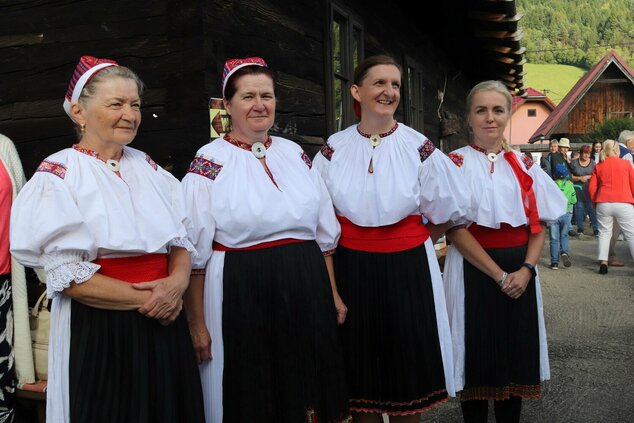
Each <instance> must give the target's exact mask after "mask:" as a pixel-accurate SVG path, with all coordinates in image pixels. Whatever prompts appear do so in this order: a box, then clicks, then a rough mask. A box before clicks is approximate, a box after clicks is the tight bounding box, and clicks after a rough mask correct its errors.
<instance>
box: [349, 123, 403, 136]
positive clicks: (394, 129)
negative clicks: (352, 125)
mask: <svg viewBox="0 0 634 423" xmlns="http://www.w3.org/2000/svg"><path fill="white" fill-rule="evenodd" d="M397 128H398V122H395V123H394V126H393V127H392V129H390V130H389V131H387V132H384V133H382V134H379V137H381V138H385V137H387V136H388V135H392V134H393V133H394V131H396V129H397ZM357 132H358V133H359V135H361V136H362V137H365V138H370V137H371V136H372V134H366V133H365V132H362V131H361V128H359V125H357Z"/></svg>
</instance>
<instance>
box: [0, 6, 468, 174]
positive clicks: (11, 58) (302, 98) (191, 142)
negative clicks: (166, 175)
mask: <svg viewBox="0 0 634 423" xmlns="http://www.w3.org/2000/svg"><path fill="white" fill-rule="evenodd" d="M452 4H453V5H454V6H455V5H456V4H460V0H447V1H446V2H443V6H442V8H441V10H444V12H443V13H444V14H443V15H442V16H440V15H435V18H436V19H439V20H444V19H446V20H447V25H446V28H445V29H441V30H438V27H437V26H435V25H434V26H433V29H432V28H431V26H427V25H425V23H424V21H423V20H422V18H421V17H420V16H412V14H411V10H410V8H409V7H408V4H407V2H396V3H395V5H393V6H391V7H390V10H389V13H390V19H389V22H386V19H385V10H379V9H374V8H368V7H367V4H366V2H364V1H360V0H352V1H346V2H345V5H346V6H347V7H348V8H349V9H352V10H353V11H355V13H356V14H357V15H358V16H359V17H360V18H361V20H362V21H363V25H364V30H365V55H366V56H368V55H371V54H376V53H388V54H391V55H393V56H394V57H396V58H404V57H405V55H407V56H409V57H411V58H412V59H413V60H415V61H417V62H418V63H421V64H422V66H423V68H424V69H423V70H424V74H423V79H424V84H423V89H424V93H423V95H424V130H423V131H422V132H424V133H425V134H426V135H427V136H428V137H429V138H431V139H432V140H434V141H435V142H436V143H437V144H438V142H439V138H440V137H441V135H442V134H441V123H440V120H439V118H438V109H439V106H440V103H439V100H438V97H437V95H438V90H441V89H443V88H444V102H443V104H442V107H441V108H440V110H441V111H442V112H443V113H444V114H445V115H448V116H453V117H454V118H455V121H456V122H457V124H458V126H459V124H460V122H462V120H463V116H464V98H465V95H466V91H467V90H468V89H469V87H470V85H471V84H472V83H473V81H472V77H471V75H472V73H471V71H470V70H469V68H468V67H466V66H465V61H464V60H465V59H464V57H463V56H462V55H461V53H460V52H461V51H464V48H459V47H457V46H460V45H461V44H460V40H461V39H462V38H464V37H465V36H466V35H465V33H464V31H460V30H458V31H456V28H460V26H461V25H463V24H464V19H465V16H466V12H464V13H462V14H461V13H457V12H459V11H460V9H458V10H456V7H452ZM436 9H438V8H437V7H436ZM1 10H2V17H1V18H0V20H1V21H2V25H0V84H1V86H0V133H3V134H5V135H6V136H8V137H10V138H11V139H13V141H14V142H15V143H16V146H17V148H18V151H19V153H20V155H21V157H22V160H23V163H24V167H25V171H26V173H27V176H30V175H31V174H32V172H33V171H34V170H35V168H36V167H37V165H38V164H39V162H40V161H41V160H42V159H43V158H44V157H46V156H47V155H49V154H51V153H53V152H55V151H58V150H60V149H62V148H64V147H68V146H70V145H72V144H73V143H74V142H75V141H76V137H75V134H74V129H73V126H72V123H71V121H70V119H69V118H68V117H67V116H66V115H65V113H64V111H63V109H62V102H63V98H64V94H65V92H66V89H67V84H68V81H69V79H70V76H71V74H72V72H73V69H74V67H75V65H76V63H77V61H78V60H79V57H80V56H82V55H85V54H89V55H93V56H97V57H107V58H111V59H115V60H117V61H118V62H119V63H121V64H122V65H125V66H128V67H130V68H132V69H133V70H135V71H136V72H137V73H138V74H139V75H140V77H141V79H142V80H143V81H144V82H145V84H146V87H147V89H146V94H145V96H144V99H143V108H142V116H143V122H142V124H141V127H140V131H139V135H138V136H137V139H136V140H135V141H134V143H133V146H134V147H136V148H139V149H142V150H145V151H147V152H148V153H149V154H150V155H151V156H152V157H153V158H154V160H156V161H157V162H158V163H159V164H161V165H162V166H164V167H166V168H168V169H169V170H171V171H172V172H173V173H174V174H175V175H176V176H177V177H179V178H180V177H182V176H183V175H184V173H185V171H186V169H187V166H188V164H189V162H190V160H191V158H192V157H193V154H194V153H195V151H196V150H197V149H198V148H199V147H200V146H201V145H203V144H204V143H206V142H208V137H209V115H208V112H207V107H208V102H209V98H210V97H219V96H220V94H221V87H220V80H221V74H222V66H223V63H224V61H225V60H226V59H227V58H232V57H246V56H251V55H258V56H262V57H264V58H265V59H266V60H267V62H268V63H269V65H270V66H271V67H272V68H274V69H275V70H276V71H277V74H278V86H277V95H278V99H279V103H278V107H277V119H276V125H275V127H274V128H273V129H274V131H275V132H277V133H280V134H283V135H286V136H288V137H289V138H291V139H295V140H296V141H298V142H300V143H301V144H302V145H303V146H304V147H305V149H306V150H307V152H308V153H309V154H310V155H311V156H312V155H313V154H314V153H315V152H316V151H317V149H318V148H319V146H320V144H321V143H322V142H323V140H324V139H325V138H327V137H328V135H329V134H328V133H326V132H327V129H326V116H327V114H326V92H325V90H326V88H325V87H326V78H327V77H329V74H327V73H326V69H325V68H326V66H325V55H326V46H327V44H328V43H329V42H330V39H329V34H325V30H324V29H325V27H326V20H327V19H329V15H328V10H329V2H328V1H325V0H324V1H311V0H296V1H283V2H281V1H273V0H269V1H267V0H214V1H196V0H157V1H152V2H131V1H123V0H111V1H108V2H103V1H98V0H84V1H78V0H37V1H20V2H14V3H8V4H7V5H4V6H2V9H1ZM449 18H451V19H453V21H452V20H450V19H449ZM426 19H432V18H426ZM461 19H462V20H461ZM395 23H398V28H397V29H396V28H395V26H394V25H395ZM445 81H446V82H445ZM445 84H446V85H445ZM400 110H401V111H399V116H397V117H399V118H402V110H403V109H402V107H401V108H400ZM464 142H466V131H464V130H461V131H459V133H458V134H455V135H454V136H453V141H452V140H448V142H447V144H446V145H445V150H448V149H452V148H456V147H457V146H459V145H461V144H464Z"/></svg>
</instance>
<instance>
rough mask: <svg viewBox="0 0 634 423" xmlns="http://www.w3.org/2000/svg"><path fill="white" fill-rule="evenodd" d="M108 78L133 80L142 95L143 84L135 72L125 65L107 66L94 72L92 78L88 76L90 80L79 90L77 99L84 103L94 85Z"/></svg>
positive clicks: (90, 95)
mask: <svg viewBox="0 0 634 423" xmlns="http://www.w3.org/2000/svg"><path fill="white" fill-rule="evenodd" d="M110 78H125V79H131V80H133V81H134V82H135V83H136V87H137V89H138V90H139V97H141V96H143V90H144V88H145V85H144V84H143V81H141V78H139V76H138V75H137V74H136V73H134V72H133V71H132V70H131V69H129V68H126V67H125V66H108V67H107V68H104V69H101V70H100V71H99V72H97V73H95V74H94V75H93V76H92V78H90V81H88V82H87V83H86V85H85V86H84V89H83V90H81V94H80V95H79V100H78V101H79V102H80V103H82V104H84V105H85V104H86V103H85V101H86V100H87V99H89V98H91V97H92V96H93V95H94V94H95V91H96V89H95V86H96V85H97V84H99V83H100V82H103V81H105V80H107V79H110Z"/></svg>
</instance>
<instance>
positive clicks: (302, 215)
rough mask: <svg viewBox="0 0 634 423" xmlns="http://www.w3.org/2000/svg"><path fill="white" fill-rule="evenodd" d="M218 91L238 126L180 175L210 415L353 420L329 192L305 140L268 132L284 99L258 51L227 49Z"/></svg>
mask: <svg viewBox="0 0 634 423" xmlns="http://www.w3.org/2000/svg"><path fill="white" fill-rule="evenodd" d="M222 91H223V98H224V105H225V108H226V110H227V113H228V114H229V115H230V116H231V126H232V129H231V131H230V132H229V133H228V134H226V135H225V136H224V137H223V138H217V139H215V140H213V141H212V142H211V143H209V144H207V145H205V146H203V147H201V148H200V150H199V151H198V152H197V153H196V157H195V158H194V160H193V161H192V164H191V166H190V168H189V172H188V174H187V175H186V176H185V178H184V179H183V186H184V190H185V197H186V203H187V208H188V214H189V216H190V219H191V220H192V227H191V230H190V239H191V240H192V241H193V243H194V245H195V246H196V249H197V251H198V253H199V255H198V257H197V258H195V259H194V262H193V266H192V267H193V270H192V276H191V282H190V287H189V289H188V291H187V294H186V296H185V307H186V310H187V317H188V319H189V327H190V332H191V334H192V338H193V342H194V348H195V349H196V354H197V358H198V360H199V363H200V374H201V379H202V383H203V390H204V397H205V415H206V419H207V422H213V423H221V422H223V421H224V422H269V423H277V422H283V423H296V422H305V421H308V422H315V423H316V422H319V423H322V422H323V423H326V422H340V421H347V420H348V416H349V414H348V407H347V395H346V389H345V376H344V372H343V359H342V357H341V347H340V344H339V340H338V338H337V320H339V322H343V320H344V319H345V311H346V310H345V306H344V305H343V304H342V303H341V300H340V298H339V295H338V294H337V288H336V284H335V280H334V277H333V272H332V257H331V256H330V254H331V252H332V249H333V248H334V246H335V245H336V243H337V239H338V238H339V224H338V223H337V220H336V218H335V215H334V210H333V208H332V203H331V201H330V197H329V195H328V191H327V190H326V187H325V186H324V183H323V181H322V180H321V177H320V176H319V174H318V173H316V172H315V171H314V170H311V167H312V164H311V161H310V159H309V158H308V156H307V155H306V153H305V152H304V151H302V149H301V148H300V147H299V146H298V145H297V144H295V143H294V142H292V141H290V140H287V139H284V138H281V137H275V136H270V135H269V130H270V129H271V127H272V126H273V123H274V120H275V106H276V101H277V100H276V96H275V82H274V74H273V72H272V71H271V69H269V68H268V67H267V65H266V63H265V62H264V60H263V59H262V58H259V57H250V58H244V59H230V60H227V62H226V63H225V69H224V74H223V88H222ZM333 298H334V300H333Z"/></svg>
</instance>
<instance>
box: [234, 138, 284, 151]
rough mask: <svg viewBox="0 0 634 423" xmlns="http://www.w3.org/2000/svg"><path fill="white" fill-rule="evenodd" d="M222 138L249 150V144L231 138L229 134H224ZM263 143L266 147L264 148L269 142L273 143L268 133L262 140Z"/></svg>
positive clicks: (269, 144)
mask: <svg viewBox="0 0 634 423" xmlns="http://www.w3.org/2000/svg"><path fill="white" fill-rule="evenodd" d="M223 139H224V140H225V141H227V142H228V143H230V144H233V145H235V146H236V147H238V148H241V149H243V150H247V151H251V144H247V143H246V142H242V141H240V140H237V139H235V138H233V137H232V136H231V135H229V134H225V136H224V137H223ZM263 144H264V148H266V149H268V148H269V147H270V146H271V144H273V140H272V139H271V136H270V135H268V136H267V137H266V140H265V141H264V143H263Z"/></svg>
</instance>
